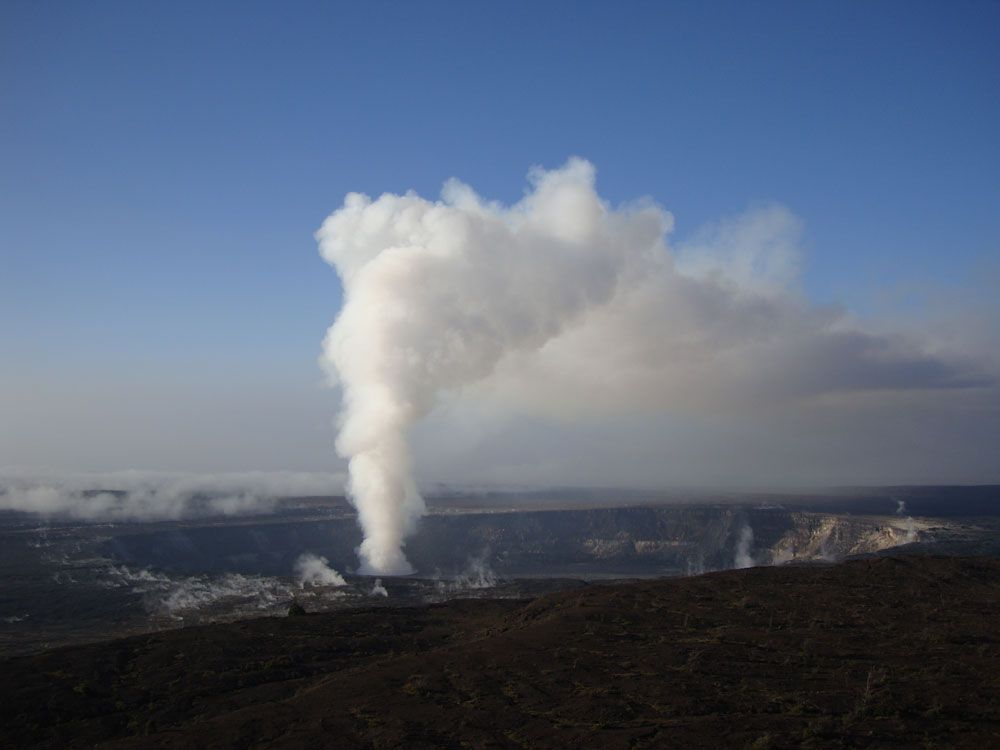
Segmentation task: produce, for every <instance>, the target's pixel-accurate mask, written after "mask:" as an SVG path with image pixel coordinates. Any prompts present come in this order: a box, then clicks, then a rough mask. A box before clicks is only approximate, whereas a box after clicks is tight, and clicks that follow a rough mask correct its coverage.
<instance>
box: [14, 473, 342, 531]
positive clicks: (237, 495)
mask: <svg viewBox="0 0 1000 750" xmlns="http://www.w3.org/2000/svg"><path fill="white" fill-rule="evenodd" d="M343 486H344V477H343V475H342V474H334V473H318V472H317V473H309V472H288V471H277V472H240V473H221V474H179V473H168V472H143V471H121V472H110V473H105V474H65V473H55V472H48V471H27V470H23V469H0V510H15V511H22V512H26V513H37V514H40V515H44V516H51V517H55V518H68V519H75V520H83V521H165V520H177V519H182V518H203V517H210V516H242V515H255V514H262V513H269V512H271V511H273V510H274V509H275V508H276V507H277V505H278V504H279V503H280V501H281V499H282V498H287V497H296V496H299V497H301V496H320V495H339V494H341V493H342V492H343Z"/></svg>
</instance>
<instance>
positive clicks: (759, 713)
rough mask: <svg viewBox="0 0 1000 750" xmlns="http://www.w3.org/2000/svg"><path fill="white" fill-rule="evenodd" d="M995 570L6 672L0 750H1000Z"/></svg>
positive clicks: (866, 568) (298, 620) (712, 595)
mask: <svg viewBox="0 0 1000 750" xmlns="http://www.w3.org/2000/svg"><path fill="white" fill-rule="evenodd" d="M998 623H1000V559H996V558H965V559H955V558H877V559H866V560H858V561H853V562H848V563H844V564H841V565H836V566H784V567H772V568H753V569H748V570H742V571H728V572H723V573H713V574H708V575H703V576H697V577H693V578H683V579H668V580H655V581H643V582H636V583H626V584H616V585H606V586H604V585H601V586H598V585H594V586H589V587H585V588H582V589H576V590H573V591H565V592H561V593H557V594H550V595H547V596H544V597H541V598H539V599H536V600H534V601H530V602H528V601H511V600H506V601H502V600H478V601H453V602H448V603H444V604H439V605H432V606H426V607H414V608H406V607H401V608H380V609H358V610H347V611H341V612H335V613H328V614H309V615H305V616H299V617H287V618H265V619H258V620H248V621H243V622H238V623H231V624H216V625H208V626H203V627H193V628H185V629H181V630H175V631H171V632H163V633H158V634H155V635H148V636H136V637H132V638H126V639H121V640H116V641H109V642H104V643H100V644H95V645H87V646H74V647H67V648H62V649H57V650H54V651H49V652H46V653H42V654H36V655H32V656H24V657H16V658H11V659H8V660H6V661H5V662H3V663H2V674H3V678H2V680H3V685H2V688H0V699H2V701H3V705H4V706H5V713H6V719H5V721H4V722H3V724H2V726H0V746H5V747H23V746H29V745H41V746H47V747H85V746H86V747H90V746H94V745H95V744H97V745H100V746H102V747H105V746H106V747H122V748H126V747H131V748H140V747H141V748H151V747H177V748H181V747H250V746H254V747H293V748H298V747H303V748H305V747H338V748H339V747H345V748H354V747H358V748H361V747H408V748H420V747H483V748H486V747H496V748H506V747H511V748H514V747H571V746H573V745H578V746H581V747H615V748H617V747H621V748H627V747H664V746H668V747H712V748H718V747H727V748H728V747H736V748H740V747H754V748H766V747H773V748H783V747H866V746H877V747H907V748H910V747H976V748H983V747H989V746H997V745H998V744H1000V644H998V641H1000V624H998Z"/></svg>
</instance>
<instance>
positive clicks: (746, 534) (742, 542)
mask: <svg viewBox="0 0 1000 750" xmlns="http://www.w3.org/2000/svg"><path fill="white" fill-rule="evenodd" d="M733 557H734V559H733V562H734V564H735V565H736V567H737V568H752V567H753V566H754V565H755V562H754V559H753V529H751V528H750V524H748V523H744V524H743V527H742V528H741V529H740V535H739V538H738V539H737V540H736V554H735V555H734V556H733Z"/></svg>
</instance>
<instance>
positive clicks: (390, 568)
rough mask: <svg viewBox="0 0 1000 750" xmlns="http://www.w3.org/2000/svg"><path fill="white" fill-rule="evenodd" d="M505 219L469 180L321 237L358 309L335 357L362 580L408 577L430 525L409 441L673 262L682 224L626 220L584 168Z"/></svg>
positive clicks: (341, 442)
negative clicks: (424, 521) (416, 428)
mask: <svg viewBox="0 0 1000 750" xmlns="http://www.w3.org/2000/svg"><path fill="white" fill-rule="evenodd" d="M530 182H531V190H530V191H529V192H528V193H527V195H526V196H525V197H524V198H523V199H522V200H521V201H520V202H519V203H517V204H515V205H513V206H510V207H504V206H501V205H499V204H496V203H486V202H484V201H482V200H481V199H480V198H479V197H478V196H477V195H476V194H475V193H474V192H473V191H472V190H471V189H470V188H469V187H467V186H465V185H462V184H461V183H458V182H456V181H450V182H449V183H447V184H446V185H445V188H444V190H443V193H442V200H441V201H438V202H430V201H427V200H424V199H422V198H420V197H418V196H417V195H415V194H413V193H407V194H406V195H389V194H387V195H383V196H381V197H380V198H378V199H377V200H375V201H372V200H371V199H370V198H368V197H367V196H364V195H359V194H356V193H352V194H350V195H348V196H347V198H346V199H345V201H344V205H343V206H342V207H341V208H340V209H338V210H337V211H335V212H334V213H333V214H332V215H331V216H330V217H329V218H328V219H327V220H326V221H325V222H324V224H323V226H322V227H321V228H320V230H319V231H318V233H317V239H318V241H319V244H320V251H321V254H322V256H323V258H324V259H325V260H326V261H327V262H329V263H330V264H331V265H333V266H334V267H335V268H336V269H337V272H338V273H339V275H340V277H341V280H342V283H343V287H344V304H343V307H342V309H341V311H340V315H339V316H338V318H337V320H336V322H335V323H334V325H333V326H332V327H331V328H330V330H329V331H328V333H327V336H326V338H325V340H324V344H323V358H322V361H323V364H324V366H325V368H326V369H327V371H328V372H329V373H330V375H331V376H332V378H333V379H334V381H335V382H339V384H340V385H341V387H342V389H343V411H342V414H341V418H340V432H339V435H338V438H337V449H338V451H339V452H340V454H341V455H343V456H345V457H347V458H349V459H350V463H349V467H350V477H349V493H350V497H351V499H352V502H353V503H354V504H355V506H356V507H357V509H358V516H359V522H360V524H361V526H362V529H363V531H364V535H365V538H364V541H363V542H362V544H361V546H360V547H359V549H358V554H359V556H360V558H361V563H362V565H361V572H363V573H409V572H412V568H411V566H410V564H409V562H408V561H407V559H406V557H405V555H404V554H403V544H404V541H405V539H406V537H407V535H409V534H410V533H411V532H412V531H413V530H414V526H415V524H416V521H417V519H418V518H419V517H420V516H421V515H422V514H423V512H424V503H423V500H422V499H421V497H420V495H419V494H418V492H417V488H416V484H415V482H414V479H413V475H412V470H411V458H410V449H409V445H408V433H409V431H410V428H411V427H412V426H413V425H414V424H415V423H416V422H417V421H418V420H419V419H421V418H422V417H424V416H425V415H427V414H428V413H429V412H430V411H431V409H432V408H433V407H434V405H435V404H436V402H437V401H438V399H439V397H440V396H441V395H442V394H443V393H444V392H445V391H447V390H451V389H457V388H460V387H461V386H464V385H468V384H472V383H476V382H478V381H480V380H482V379H484V378H486V377H487V376H489V375H490V374H491V373H492V372H493V371H494V369H495V367H496V366H497V363H498V362H499V361H500V360H501V359H502V358H503V357H504V356H505V355H507V354H509V353H512V352H526V351H533V350H537V349H539V348H541V347H542V346H544V345H545V343H546V342H548V341H549V340H551V339H553V338H554V337H556V336H558V335H559V334H560V333H561V332H563V331H564V330H566V329H567V328H568V327H569V326H571V325H572V324H574V323H576V322H577V321H579V320H580V319H581V317H583V316H584V315H585V313H587V312H588V311H589V310H591V309H593V308H595V307H599V306H601V305H603V304H605V303H607V302H608V301H609V300H610V299H611V298H612V297H613V296H614V294H615V291H616V288H617V287H618V286H619V284H620V283H621V282H622V281H623V280H624V278H625V277H626V276H628V275H629V274H639V273H640V271H641V269H642V267H643V266H644V265H645V264H646V262H647V260H648V259H649V258H651V257H653V256H655V255H658V254H661V253H662V251H663V250H664V246H663V236H664V234H665V232H666V231H668V230H669V228H670V227H671V225H672V218H671V216H670V214H668V213H667V212H665V211H664V210H662V209H660V208H658V207H656V206H654V205H651V204H644V205H642V206H636V207H631V208H625V209H612V208H611V207H609V206H608V205H607V204H605V203H604V202H603V201H602V200H601V199H600V198H599V197H598V195H597V193H596V192H595V190H594V169H593V167H592V166H591V165H590V164H589V163H587V162H585V161H583V160H580V159H571V160H570V161H569V162H568V163H567V164H566V165H565V166H564V167H562V168H561V169H557V170H554V171H550V172H545V171H542V170H535V171H533V172H532V173H531V175H530Z"/></svg>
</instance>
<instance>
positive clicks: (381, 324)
mask: <svg viewBox="0 0 1000 750" xmlns="http://www.w3.org/2000/svg"><path fill="white" fill-rule="evenodd" d="M529 181H530V188H529V190H528V192H527V193H526V195H525V197H524V198H523V199H522V200H521V201H520V202H518V203H516V204H514V205H512V206H503V205H500V204H498V203H491V202H487V201H484V200H482V199H481V198H480V197H478V196H477V195H476V194H475V193H474V192H473V191H472V189H471V188H469V187H467V186H465V185H463V184H461V183H458V182H455V181H451V182H449V183H447V184H446V185H445V188H444V190H443V191H442V199H441V200H440V201H437V202H432V201H427V200H424V199H423V198H420V197H419V196H417V195H415V194H413V193H407V194H405V195H392V194H387V195H383V196H381V197H379V198H378V199H375V200H372V199H370V198H369V197H367V196H364V195H359V194H350V195H348V196H347V198H346V199H345V201H344V204H343V206H342V207H341V208H340V209H338V210H337V211H335V212H334V213H333V214H332V215H331V216H330V217H329V218H328V219H327V220H326V221H325V222H324V224H323V226H322V227H321V229H320V230H319V231H318V233H317V239H318V241H319V245H320V252H321V254H322V256H323V258H324V259H325V260H327V261H328V262H329V263H330V264H331V265H333V266H334V267H335V268H336V270H337V272H338V274H339V275H340V277H341V280H342V283H343V288H344V303H343V307H342V309H341V312H340V315H339V316H338V318H337V320H336V322H335V323H334V325H333V326H332V327H331V328H330V330H329V331H328V333H327V335H326V338H325V340H324V343H323V356H322V363H323V365H324V368H325V369H326V370H327V372H328V373H329V375H330V378H331V380H332V381H333V382H335V383H338V384H339V385H340V387H341V389H342V395H343V406H342V412H341V415H340V422H339V427H340V431H339V435H338V439H337V450H338V452H339V453H340V454H341V455H342V456H344V457H346V458H348V459H349V486H348V490H349V494H350V497H351V499H352V502H354V504H355V506H356V507H357V509H358V513H359V522H360V524H361V526H362V529H363V531H364V536H365V539H364V542H363V543H362V545H361V547H360V548H359V550H358V552H359V556H360V558H361V571H362V572H365V573H407V572H410V571H411V567H410V565H409V563H408V561H407V559H406V557H405V555H404V552H403V547H404V544H405V540H406V538H407V536H408V535H409V534H411V533H412V532H413V530H414V527H415V524H416V522H417V520H418V519H419V517H420V516H421V515H422V514H423V512H424V503H423V500H422V499H421V497H420V494H419V493H418V491H417V485H416V481H415V477H414V460H413V457H412V451H411V447H412V446H411V437H412V436H413V434H414V433H415V432H416V434H418V435H419V436H420V438H421V441H422V443H420V442H418V443H416V444H415V445H416V450H417V451H418V452H420V451H428V452H430V453H431V454H433V449H428V448H426V446H427V445H429V444H433V445H435V446H438V448H439V453H441V454H448V453H449V452H450V453H451V454H452V458H451V460H450V461H446V468H445V469H444V471H445V472H447V473H448V474H449V475H450V478H451V479H457V480H459V481H463V480H466V481H473V482H476V481H483V480H486V481H491V480H496V479H499V480H501V481H516V482H523V483H532V482H539V481H541V482H544V481H557V482H558V481H562V482H570V483H577V482H581V483H590V482H595V481H604V482H607V481H618V482H622V483H634V482H637V481H641V482H644V483H649V482H650V481H655V482H657V483H670V481H671V479H672V477H670V476H664V475H663V473H662V472H663V471H664V470H663V468H662V467H664V466H673V467H679V470H680V471H685V472H693V473H694V476H692V475H691V474H687V475H685V476H684V480H685V481H688V482H692V481H693V482H695V483H705V482H712V481H720V480H721V481H723V482H725V483H727V484H728V483H732V482H733V481H746V477H747V476H752V477H753V478H754V479H756V480H758V481H759V478H760V476H761V475H760V474H759V473H758V472H761V471H763V472H764V476H789V473H790V472H791V471H794V472H798V473H796V474H795V477H794V479H795V480H797V481H805V482H815V481H820V482H822V481H833V480H834V479H839V480H843V479H844V478H845V477H844V475H843V474H842V473H839V472H842V470H841V469H837V468H835V467H837V466H840V465H842V464H843V463H844V461H843V458H842V455H843V454H845V453H846V454H847V455H849V457H850V460H851V462H852V464H851V465H852V467H853V470H854V472H855V473H854V474H852V475H851V477H852V479H854V480H855V481H857V480H859V479H861V478H864V477H866V476H868V473H870V474H871V475H872V476H879V474H878V472H884V471H885V469H884V468H883V466H884V464H885V462H886V459H887V456H885V455H884V454H883V455H879V456H878V460H877V461H876V460H875V459H874V458H873V457H872V455H871V451H861V450H859V449H856V448H855V446H857V445H858V441H859V438H858V435H859V434H862V436H863V435H864V434H867V433H866V432H865V431H861V432H860V433H859V430H858V425H859V424H860V423H865V424H868V423H869V422H871V420H872V419H874V418H873V417H872V416H871V415H872V414H875V415H878V414H886V415H892V414H904V415H906V418H907V419H916V418H923V417H922V416H921V415H925V414H926V415H930V416H927V417H926V418H927V419H938V418H939V417H938V416H936V415H938V414H940V415H945V416H942V417H940V418H941V419H945V418H950V417H947V415H953V414H958V413H963V414H965V413H975V409H974V408H972V406H973V405H975V404H976V403H980V402H982V401H983V400H985V401H987V402H989V403H993V401H992V400H995V396H994V395H992V394H994V390H995V389H994V388H993V385H992V384H993V379H992V376H989V375H985V374H984V373H983V372H982V371H980V370H979V369H977V366H973V365H972V364H970V363H969V362H958V361H957V360H955V361H952V360H945V359H943V358H940V357H936V356H933V355H931V354H929V353H927V351H925V350H924V349H923V348H921V346H919V345H917V344H915V343H914V342H913V341H911V340H908V339H906V338H903V337H900V336H891V335H884V334H874V333H871V332H868V331H866V330H863V328H862V326H861V325H860V324H859V323H858V322H857V321H855V320H853V319H852V318H851V317H850V316H848V315H847V314H846V313H845V312H844V311H843V310H841V309H838V308H832V307H823V308H820V307H816V306H813V305H810V304H809V303H808V302H807V301H806V300H805V298H804V297H803V295H802V294H801V293H800V291H799V290H798V289H797V288H796V286H795V284H796V281H795V280H796V278H797V267H798V259H799V252H798V243H799V235H800V233H801V230H802V228H801V224H800V222H799V221H798V220H797V219H796V218H795V216H794V215H793V214H792V213H791V212H790V211H789V210H787V209H785V208H783V207H780V206H769V207H764V208H762V209H759V210H755V211H751V212H748V213H747V214H745V215H744V216H741V217H738V218H736V219H731V220H728V221H723V222H720V223H718V224H717V225H714V226H712V227H709V228H708V229H705V230H703V231H702V232H701V233H699V234H697V235H696V236H695V237H694V238H692V239H690V240H689V241H687V242H685V243H683V244H682V245H681V246H680V247H679V248H676V249H674V250H671V249H670V248H668V246H667V244H666V236H667V234H668V233H669V232H670V231H671V229H672V227H673V218H672V216H671V215H670V213H668V212H667V211H666V210H664V209H663V208H660V207H659V206H656V205H655V204H653V203H651V202H649V201H646V202H643V203H639V204H636V205H632V206H626V207H612V206H609V205H608V204H607V203H606V202H604V201H603V200H601V198H600V197H599V196H598V195H597V193H596V192H595V189H594V169H593V167H592V166H591V165H590V164H588V163H587V162H585V161H582V160H579V159H572V160H570V161H569V162H568V163H567V164H566V165H565V166H564V167H562V168H560V169H556V170H553V171H549V172H546V171H542V170H535V171H534V172H532V173H531V175H530V178H529ZM935 394H957V395H947V396H939V395H935ZM442 402H446V403H447V406H448V407H449V408H448V409H445V410H441V409H438V410H436V413H435V415H434V417H433V420H434V422H433V427H434V429H433V430H431V429H427V430H426V431H424V432H421V431H420V428H419V426H418V423H420V422H421V421H422V420H423V418H424V417H426V416H428V415H429V414H430V413H431V412H432V411H434V410H435V407H436V406H437V405H439V404H441V403H442ZM498 415H499V416H498ZM512 415H521V416H524V415H527V417H528V419H529V420H535V421H534V422H532V423H531V424H529V427H528V428H527V429H525V430H522V431H521V432H518V430H517V428H516V427H515V428H514V429H513V430H512V432H511V433H510V434H508V435H507V437H506V438H505V439H504V440H501V441H498V442H497V444H496V449H495V450H485V451H482V452H481V453H480V455H482V456H486V457H487V458H485V459H483V462H482V463H480V464H479V465H476V464H475V463H474V462H472V461H464V462H463V461H459V460H455V459H456V457H458V456H463V451H464V450H467V448H468V445H469V444H471V443H475V442H476V440H475V439H472V440H470V439H469V435H470V434H472V435H476V434H477V430H478V429H479V428H477V427H474V428H471V429H469V428H468V427H467V426H468V424H470V423H475V424H477V425H478V424H483V423H485V422H487V421H489V420H490V419H493V421H494V422H495V423H498V424H500V425H501V426H502V425H503V422H504V420H508V422H514V421H516V420H514V419H513V418H512ZM664 415H665V416H664ZM914 415H916V416H914ZM463 419H464V422H463ZM539 419H549V420H552V423H554V424H561V425H567V426H568V428H567V430H566V431H565V432H564V433H563V435H562V437H566V436H567V435H568V439H566V440H558V439H553V440H550V441H549V443H548V444H545V443H544V440H543V439H541V438H539V437H538V436H537V432H538V431H537V429H536V428H537V425H538V420H539ZM449 420H450V421H449ZM585 420H589V421H588V423H587V427H588V431H587V432H583V431H576V430H575V427H576V426H577V425H580V424H581V422H583V421H585ZM602 420H604V421H603V422H602ZM644 420H645V421H644ZM656 420H660V421H656ZM684 420H688V422H689V423H690V424H693V425H695V426H696V427H697V428H699V429H695V430H692V429H687V430H682V427H678V425H682V424H683V421H684ZM865 420H867V421H865ZM896 421H897V420H893V419H891V418H888V417H887V418H884V419H879V420H878V421H877V425H878V426H879V429H882V426H883V425H890V424H895V423H896ZM602 424H603V425H604V426H605V427H606V429H607V432H606V433H604V434H603V436H602V433H601V425H602ZM456 425H457V426H458V427H465V429H456ZM595 425H596V428H595ZM637 425H639V426H640V427H642V429H645V430H646V431H647V433H646V434H643V433H642V432H639V431H637V430H636V429H635V428H636V426H637ZM706 426H707V427H706ZM595 429H596V432H595ZM712 430H716V431H717V432H716V433H713V432H712ZM678 431H681V434H680V436H679V437H678ZM577 432H579V433H580V434H589V435H590V436H591V437H592V438H593V443H594V444H597V443H600V444H601V445H602V447H601V448H600V449H597V450H593V449H582V448H580V447H578V446H576V445H571V444H570V441H571V440H575V439H578V438H577ZM480 434H481V433H480ZM595 434H596V435H597V436H598V437H603V438H605V439H597V438H594V437H593V436H594V435H595ZM713 434H714V435H716V436H717V435H718V434H722V435H724V439H723V438H717V437H713ZM622 435H627V436H628V437H627V438H626V439H625V440H624V441H623V440H622V439H621V436H622ZM699 435H702V436H706V437H701V438H700V437H699ZM762 435H766V437H762ZM609 436H610V437H609ZM734 436H735V437H734ZM803 436H805V437H803ZM699 439H702V440H704V443H705V445H706V446H707V449H702V448H701V447H699V446H700V443H699V442H698V441H699ZM449 440H451V441H453V442H454V443H455V445H454V446H452V447H449V445H448V441H449ZM716 440H719V441H721V442H725V441H730V442H732V443H733V444H734V445H735V446H736V447H735V449H733V452H732V455H727V456H720V451H719V450H718V446H717V445H716V444H715V441H716ZM780 440H787V441H788V447H787V448H786V446H785V445H783V444H782V443H780V442H779V443H778V446H777V448H775V449H774V450H772V451H770V453H769V452H768V446H769V445H772V444H773V441H780ZM560 442H561V443H564V444H566V445H567V448H565V450H564V451H563V453H562V454H560V448H559V443H560ZM885 442H887V441H885V440H882V441H880V443H885ZM532 443H534V444H539V445H538V449H537V450H536V449H535V448H536V445H532ZM668 443H670V444H672V445H676V446H678V447H679V449H680V450H688V451H690V454H689V455H688V456H685V457H683V458H677V456H675V455H672V454H671V455H665V454H669V451H668V450H667V449H666V448H664V446H665V445H667V444H668ZM616 446H621V450H620V451H619V452H618V453H617V454H616V453H615V449H616ZM490 447H493V446H490ZM838 451H839V453H838ZM852 451H853V452H852ZM504 452H506V454H507V455H501V454H502V453H504ZM526 453H527V454H530V455H529V457H524V454H526ZM605 454H607V457H606V456H605ZM539 455H544V456H545V459H544V461H540V460H539V458H538V456H539ZM788 455H795V456H799V455H802V456H803V457H805V458H806V459H808V460H803V461H802V462H801V465H800V464H799V463H798V462H796V465H795V466H792V467H789V466H788V461H787V456H788ZM907 455H909V454H907ZM581 456H585V459H583V460H581V458H580V457H581ZM720 458H721V459H722V460H720ZM835 459H836V460H835ZM902 460H903V459H900V461H902ZM976 460H977V461H978V460H980V459H979V458H978V454H977V459H976ZM768 461H770V462H771V463H770V465H768V463H767V462H768ZM605 462H606V463H605ZM775 462H778V464H779V465H775ZM456 465H461V466H462V467H463V469H460V470H459V471H458V472H456V471H455V466H456ZM607 465H610V466H612V467H614V469H615V470H616V471H617V472H618V473H617V475H616V476H615V477H614V478H613V480H609V475H608V473H607V472H606V466H607ZM718 466H726V467H727V470H728V472H730V474H729V475H721V476H719V475H717V474H715V473H714V472H718V471H719V469H718V468H717V467H718ZM760 466H765V468H764V469H763V470H762V469H760V468H759V467H760ZM498 467H499V468H498ZM501 470H502V471H506V472H507V473H506V475H501V474H500V473H499V472H500V471H501ZM462 471H465V472H467V473H466V474H464V475H463V474H462V473H461V472H462ZM494 472H497V473H494ZM588 472H596V473H597V474H598V476H596V477H595V476H593V475H592V474H588ZM511 473H513V476H512V475H511ZM456 474H457V475H456ZM674 479H675V481H676V478H674ZM786 481H791V480H786Z"/></svg>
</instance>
